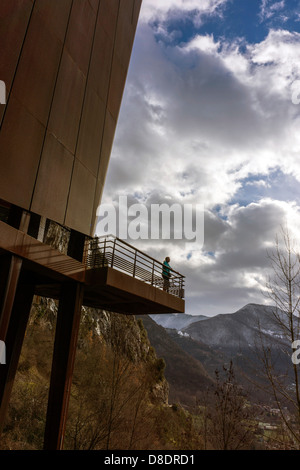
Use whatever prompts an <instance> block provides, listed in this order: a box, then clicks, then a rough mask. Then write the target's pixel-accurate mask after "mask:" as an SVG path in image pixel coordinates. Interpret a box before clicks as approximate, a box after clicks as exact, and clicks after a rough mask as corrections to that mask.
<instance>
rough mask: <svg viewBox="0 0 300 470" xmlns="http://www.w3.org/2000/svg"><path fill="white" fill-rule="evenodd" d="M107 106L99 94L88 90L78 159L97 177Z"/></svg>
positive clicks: (77, 154)
mask: <svg viewBox="0 0 300 470" xmlns="http://www.w3.org/2000/svg"><path fill="white" fill-rule="evenodd" d="M104 117H105V105H104V103H103V101H102V100H101V99H100V98H99V96H98V95H97V93H96V92H95V91H94V90H93V89H92V88H88V89H87V92H86V96H85V101H84V107H83V113H82V118H81V124H80V131H79V138H78V144H77V150H76V158H78V159H79V160H80V161H81V162H82V163H83V164H84V165H85V166H86V167H87V168H88V169H89V170H90V171H91V172H92V173H93V174H94V175H95V176H97V171H98V163H99V157H100V150H101V140H102V133H103V124H104Z"/></svg>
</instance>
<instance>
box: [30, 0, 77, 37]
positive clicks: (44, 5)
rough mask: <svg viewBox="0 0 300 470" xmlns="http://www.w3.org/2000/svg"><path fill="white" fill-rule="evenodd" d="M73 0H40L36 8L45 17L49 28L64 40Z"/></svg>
mask: <svg viewBox="0 0 300 470" xmlns="http://www.w3.org/2000/svg"><path fill="white" fill-rule="evenodd" d="M71 6H72V0H58V1H57V0H55V1H53V0H38V1H37V2H36V4H35V9H36V11H38V12H39V13H40V15H41V16H42V17H43V21H44V22H45V25H46V27H47V29H49V30H50V31H52V33H53V34H54V35H55V36H56V37H57V38H58V39H60V41H61V42H64V38H65V34H66V25H67V23H68V19H69V15H70V11H71Z"/></svg>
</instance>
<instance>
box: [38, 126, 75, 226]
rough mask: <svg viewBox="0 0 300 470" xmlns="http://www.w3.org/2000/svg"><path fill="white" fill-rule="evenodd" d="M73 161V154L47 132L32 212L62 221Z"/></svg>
mask: <svg viewBox="0 0 300 470" xmlns="http://www.w3.org/2000/svg"><path fill="white" fill-rule="evenodd" d="M73 161H74V157H73V155H72V154H71V153H70V152H69V151H68V150H67V149H66V148H65V147H64V146H63V145H62V144H61V143H60V142H58V141H57V139H56V138H55V137H54V136H53V135H52V134H49V133H48V134H47V137H46V139H45V145H44V148H43V153H42V157H41V162H40V167H39V172H38V177H37V183H36V188H35V192H34V197H33V201H32V205H31V210H32V211H33V212H35V213H37V214H47V215H48V218H49V219H51V220H55V221H56V222H59V223H61V224H63V223H64V217H65V211H66V207H67V200H68V192H69V185H70V181H71V174H72V168H73Z"/></svg>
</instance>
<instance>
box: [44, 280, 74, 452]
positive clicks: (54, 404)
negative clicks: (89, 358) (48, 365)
mask: <svg viewBox="0 0 300 470" xmlns="http://www.w3.org/2000/svg"><path fill="white" fill-rule="evenodd" d="M82 298H83V286H82V285H80V284H79V283H68V284H66V285H64V286H63V289H62V293H61V297H60V301H59V307H58V313H57V325H56V333H55V342H54V352H53V362H52V372H51V380H50V390H49V399H48V410H47V418H46V428H45V438H44V449H45V450H61V449H62V448H63V439H64V433H65V426H66V419H67V412H68V404H69V397H70V391H71V384H72V375H73V368H74V361H75V354H76V346H77V338H78V331H79V325H80V314H81V306H82Z"/></svg>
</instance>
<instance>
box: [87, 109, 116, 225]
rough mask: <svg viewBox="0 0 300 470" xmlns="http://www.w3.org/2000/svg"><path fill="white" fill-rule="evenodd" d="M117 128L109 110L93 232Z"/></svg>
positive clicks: (104, 134)
mask: <svg viewBox="0 0 300 470" xmlns="http://www.w3.org/2000/svg"><path fill="white" fill-rule="evenodd" d="M115 130H116V121H115V120H114V118H113V117H112V116H111V114H110V113H109V112H108V111H107V113H106V117H105V125H104V133H103V139H102V148H101V158H100V162H99V169H98V178H97V187H96V191H95V199H94V204H93V216H92V233H95V229H96V225H95V224H96V213H97V208H98V206H99V204H100V200H101V197H102V192H103V188H104V183H105V178H106V173H107V169H108V162H109V158H110V154H111V148H112V144H113V139H114V134H115Z"/></svg>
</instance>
